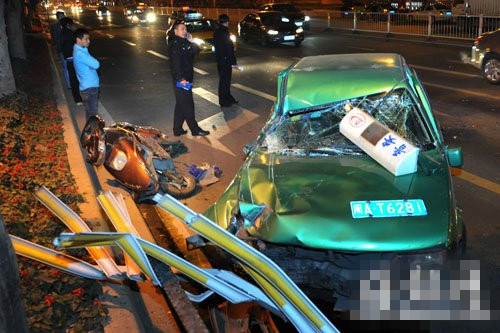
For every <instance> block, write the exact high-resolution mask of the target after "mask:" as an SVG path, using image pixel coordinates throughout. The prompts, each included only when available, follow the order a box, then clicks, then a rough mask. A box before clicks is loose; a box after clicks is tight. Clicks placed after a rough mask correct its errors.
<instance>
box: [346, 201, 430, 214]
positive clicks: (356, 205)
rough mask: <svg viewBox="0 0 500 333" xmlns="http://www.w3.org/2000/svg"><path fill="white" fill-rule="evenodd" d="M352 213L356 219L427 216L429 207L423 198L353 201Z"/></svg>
mask: <svg viewBox="0 0 500 333" xmlns="http://www.w3.org/2000/svg"><path fill="white" fill-rule="evenodd" d="M351 213H352V217H353V218H355V219H363V218H369V217H375V218H376V217H401V216H425V215H427V209H426V207H425V204H424V201H423V200H422V199H410V200H374V201H351Z"/></svg>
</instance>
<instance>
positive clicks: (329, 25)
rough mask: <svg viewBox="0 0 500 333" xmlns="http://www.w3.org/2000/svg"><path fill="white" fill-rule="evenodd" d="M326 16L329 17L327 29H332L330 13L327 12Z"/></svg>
mask: <svg viewBox="0 0 500 333" xmlns="http://www.w3.org/2000/svg"><path fill="white" fill-rule="evenodd" d="M326 14H327V15H328V22H327V25H328V26H327V28H328V29H330V27H331V24H330V19H331V18H330V12H327V13H326Z"/></svg>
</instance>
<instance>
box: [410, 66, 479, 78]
mask: <svg viewBox="0 0 500 333" xmlns="http://www.w3.org/2000/svg"><path fill="white" fill-rule="evenodd" d="M410 67H413V68H418V69H423V70H425V71H432V72H438V73H445V74H452V75H460V76H465V77H473V78H481V75H477V74H469V73H463V72H458V71H450V70H446V69H439V68H433V67H426V66H419V65H410Z"/></svg>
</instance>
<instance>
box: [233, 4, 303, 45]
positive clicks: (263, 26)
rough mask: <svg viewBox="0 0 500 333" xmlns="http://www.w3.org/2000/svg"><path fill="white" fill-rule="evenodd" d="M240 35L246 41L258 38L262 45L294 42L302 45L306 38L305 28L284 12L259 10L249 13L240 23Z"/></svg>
mask: <svg viewBox="0 0 500 333" xmlns="http://www.w3.org/2000/svg"><path fill="white" fill-rule="evenodd" d="M238 35H239V36H240V38H242V39H243V40H244V41H248V40H257V41H259V42H260V43H261V45H262V46H266V45H269V44H279V43H288V42H291V43H294V44H295V46H300V44H301V43H302V41H303V40H304V28H302V27H298V26H296V25H295V23H294V22H293V19H291V18H289V17H288V15H286V14H284V13H282V12H270V11H264V12H257V13H251V14H248V15H247V16H246V17H245V18H244V19H243V20H241V21H240V22H239V23H238Z"/></svg>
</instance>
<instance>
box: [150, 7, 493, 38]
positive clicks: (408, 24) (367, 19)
mask: <svg viewBox="0 0 500 333" xmlns="http://www.w3.org/2000/svg"><path fill="white" fill-rule="evenodd" d="M192 9H193V10H196V11H198V12H200V13H202V14H203V16H204V17H206V18H211V19H217V17H218V16H219V15H220V14H227V15H228V16H229V17H230V19H231V22H232V23H237V22H239V21H241V20H242V19H243V18H244V17H245V16H246V15H248V14H250V13H252V12H255V10H254V9H234V8H192ZM179 10H182V8H181V7H156V8H155V11H156V13H157V14H160V15H168V16H170V15H171V14H172V13H173V12H175V11H179ZM305 14H306V15H308V16H309V17H310V18H311V27H312V28H315V29H321V28H324V29H327V28H330V29H344V30H351V31H353V32H355V31H366V32H380V33H385V34H402V35H415V36H424V37H428V38H431V37H438V38H453V39H464V40H472V39H474V38H476V37H477V36H479V35H481V34H482V33H485V32H489V31H494V30H497V29H499V28H500V17H499V16H486V15H477V16H473V15H444V14H422V13H418V12H414V13H393V14H391V13H368V12H343V11H326V10H313V11H306V12H305Z"/></svg>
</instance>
